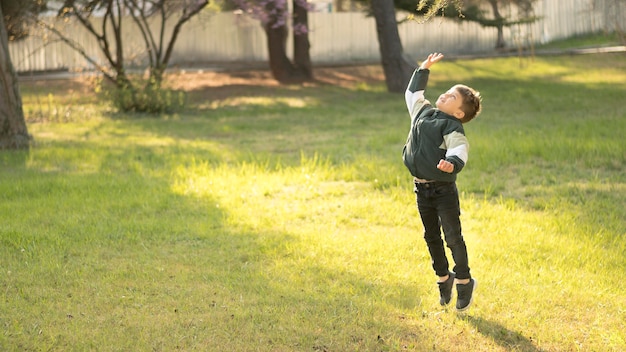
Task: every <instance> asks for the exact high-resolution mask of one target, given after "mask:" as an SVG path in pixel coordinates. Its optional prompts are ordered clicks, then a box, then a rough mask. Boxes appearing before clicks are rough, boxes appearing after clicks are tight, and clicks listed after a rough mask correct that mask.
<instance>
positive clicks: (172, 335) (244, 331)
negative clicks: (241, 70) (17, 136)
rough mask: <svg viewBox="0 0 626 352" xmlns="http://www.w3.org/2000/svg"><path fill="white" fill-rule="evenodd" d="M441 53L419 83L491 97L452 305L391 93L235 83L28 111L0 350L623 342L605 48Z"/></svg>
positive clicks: (1, 251) (10, 196)
mask: <svg viewBox="0 0 626 352" xmlns="http://www.w3.org/2000/svg"><path fill="white" fill-rule="evenodd" d="M438 65H441V66H437V68H436V70H434V72H433V74H432V75H431V86H432V87H431V88H430V89H429V90H428V91H427V96H429V97H436V95H437V94H438V93H439V92H440V91H441V90H445V89H448V88H449V86H451V85H452V84H453V83H454V82H455V81H456V80H457V79H458V80H459V81H466V83H468V84H470V85H472V86H474V87H476V88H477V89H479V90H480V91H481V92H482V93H483V96H484V103H485V110H484V112H483V114H482V115H481V116H479V118H477V119H476V120H475V121H473V122H471V123H470V124H468V125H466V132H467V135H468V138H469V139H470V143H471V149H470V160H469V163H468V165H467V166H466V168H465V169H464V170H463V172H462V173H461V174H460V175H459V180H458V184H459V189H460V191H461V207H462V221H463V229H464V237H465V239H466V241H467V245H468V248H469V254H470V265H471V267H472V272H473V274H474V276H475V277H476V278H477V280H478V282H479V288H478V291H477V296H476V300H475V303H474V305H473V307H472V308H471V310H470V311H469V313H467V314H456V313H455V312H454V311H453V310H451V309H443V308H441V307H440V306H439V304H438V293H437V288H436V286H435V284H434V275H433V273H432V269H431V268H430V258H429V257H428V252H427V250H426V248H425V245H424V243H423V240H422V238H421V237H422V228H421V222H420V220H419V217H418V213H417V210H416V209H415V204H414V203H415V199H414V195H413V193H412V185H411V180H410V177H409V175H408V172H407V171H406V170H405V168H404V166H403V165H402V161H401V157H400V155H401V148H402V145H403V142H404V139H405V138H406V133H407V128H408V121H407V120H408V116H406V112H405V107H404V104H403V100H402V96H401V95H394V94H389V93H386V92H385V91H384V88H383V87H384V84H383V82H380V83H379V84H372V85H367V84H363V83H361V84H360V85H359V86H357V87H349V88H345V89H344V88H338V87H330V86H315V85H312V86H310V87H301V88H299V89H280V88H272V89H268V90H266V88H264V87H250V88H249V89H250V90H251V92H250V94H242V95H241V98H238V97H233V96H226V95H225V96H224V97H223V98H220V99H215V100H214V101H212V102H210V103H208V102H207V103H198V105H197V106H196V107H195V108H196V110H194V108H193V107H191V108H190V109H189V110H188V111H186V112H184V113H181V114H179V115H175V116H164V117H157V118H154V117H133V118H129V117H120V116H114V117H113V118H111V116H107V115H104V114H103V113H102V112H99V113H94V115H92V116H91V117H87V118H85V119H84V120H80V121H77V120H73V121H50V120H46V121H44V122H42V123H34V122H33V123H29V130H30V132H31V133H32V134H33V135H34V137H35V140H36V143H35V145H34V146H33V148H32V149H31V150H30V151H29V152H5V153H1V154H0V165H2V170H3V171H2V173H0V223H1V224H2V226H1V227H0V280H1V282H2V286H0V287H2V290H0V328H1V329H2V333H1V334H0V350H7V351H13V350H53V351H67V350H76V351H82V350H101V351H108V350H111V351H121V350H123V351H144V350H161V351H171V350H184V351H192V350H198V351H403V350H414V351H433V350H437V351H579V350H581V351H621V350H624V349H626V336H625V335H624V332H623V322H624V321H625V320H626V310H625V309H624V307H626V297H625V296H624V294H623V292H624V284H623V283H622V280H620V274H621V272H623V271H624V269H625V268H626V244H625V242H624V241H623V238H624V235H626V228H625V226H624V219H626V209H625V208H624V204H626V186H625V185H626V175H625V174H624V172H623V168H624V165H626V159H625V158H626V155H625V153H624V144H623V136H624V135H626V122H625V121H626V120H625V117H626V116H624V110H623V108H621V106H622V100H623V97H624V93H626V86H625V83H624V82H626V67H625V66H624V65H625V64H624V61H623V57H622V56H619V55H591V56H589V57H587V56H585V57H580V56H566V57H551V58H537V59H536V65H528V66H525V67H523V68H520V66H519V60H518V59H516V58H504V59H490V60H487V59H481V60H472V61H454V62H446V61H444V62H442V63H440V64H438ZM580 67H585V68H587V69H586V70H584V72H581V71H582V70H581V69H580ZM503 73H504V74H503ZM607 76H611V77H609V78H607ZM23 91H24V92H25V93H24V94H25V97H26V99H25V101H27V102H28V103H26V108H27V109H28V108H29V107H30V106H31V104H32V101H34V100H33V98H32V96H30V94H37V93H31V91H30V88H29V86H28V85H27V86H26V87H25V88H24V89H23ZM243 97H250V98H243ZM54 99H58V100H59V101H62V100H63V99H65V98H64V97H61V96H59V97H57V96H55V97H54ZM70 101H74V100H72V99H70ZM235 102H236V103H235ZM90 104H96V105H95V106H97V109H95V110H96V111H106V107H103V106H98V105H97V103H95V102H92V103H90ZM202 104H204V105H202Z"/></svg>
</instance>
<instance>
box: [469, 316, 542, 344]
mask: <svg viewBox="0 0 626 352" xmlns="http://www.w3.org/2000/svg"><path fill="white" fill-rule="evenodd" d="M459 319H461V320H463V321H466V322H468V323H470V324H472V325H473V326H474V327H475V328H476V330H477V331H478V332H479V333H481V334H482V335H483V336H485V337H487V338H489V339H491V340H493V341H494V342H495V343H497V344H498V345H500V346H502V347H504V348H505V349H507V350H515V351H522V352H541V351H543V350H542V349H540V348H539V347H537V346H535V345H534V344H533V341H532V337H530V338H527V337H525V336H524V335H522V334H521V333H519V332H517V331H512V330H509V329H507V328H506V327H504V326H503V325H502V324H500V323H497V322H494V321H489V320H486V319H483V318H481V317H475V316H471V315H468V316H462V315H461V316H459Z"/></svg>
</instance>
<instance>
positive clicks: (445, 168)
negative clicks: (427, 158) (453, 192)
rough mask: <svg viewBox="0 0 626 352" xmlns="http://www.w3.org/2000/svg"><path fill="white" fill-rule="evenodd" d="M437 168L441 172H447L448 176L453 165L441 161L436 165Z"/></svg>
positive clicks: (452, 169)
mask: <svg viewBox="0 0 626 352" xmlns="http://www.w3.org/2000/svg"><path fill="white" fill-rule="evenodd" d="M437 168H438V169H439V170H441V171H443V172H447V173H449V174H451V173H452V171H454V164H452V163H451V162H449V161H445V160H443V159H441V160H439V164H437Z"/></svg>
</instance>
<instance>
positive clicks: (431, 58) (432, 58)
mask: <svg viewBox="0 0 626 352" xmlns="http://www.w3.org/2000/svg"><path fill="white" fill-rule="evenodd" d="M441 59H443V54H442V53H432V54H429V55H428V57H427V58H426V60H424V61H423V62H422V64H421V65H420V69H422V70H428V69H429V68H430V67H431V66H432V65H434V64H436V63H437V62H439V61H441Z"/></svg>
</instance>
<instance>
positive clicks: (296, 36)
mask: <svg viewBox="0 0 626 352" xmlns="http://www.w3.org/2000/svg"><path fill="white" fill-rule="evenodd" d="M306 5H307V2H306V0H304V1H297V0H293V28H294V30H293V61H294V63H295V65H296V69H297V70H298V71H299V73H301V74H302V75H303V76H304V79H305V80H308V81H310V80H312V79H313V65H312V64H311V55H310V53H309V49H311V43H310V42H309V30H308V27H309V13H308V10H307V8H306V7H305V6H306Z"/></svg>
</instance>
